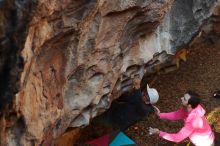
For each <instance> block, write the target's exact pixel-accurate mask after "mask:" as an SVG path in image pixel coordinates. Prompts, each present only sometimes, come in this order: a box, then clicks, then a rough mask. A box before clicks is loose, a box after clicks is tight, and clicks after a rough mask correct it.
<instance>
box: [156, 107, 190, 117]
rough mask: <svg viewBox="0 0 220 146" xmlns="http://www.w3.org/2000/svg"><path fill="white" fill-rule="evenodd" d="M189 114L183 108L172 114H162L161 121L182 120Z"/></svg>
mask: <svg viewBox="0 0 220 146" xmlns="http://www.w3.org/2000/svg"><path fill="white" fill-rule="evenodd" d="M186 114H187V112H186V111H185V110H184V109H183V108H181V109H179V110H178V111H175V112H170V113H160V115H159V116H160V118H161V119H168V120H180V119H183V118H184V117H185V115H186Z"/></svg>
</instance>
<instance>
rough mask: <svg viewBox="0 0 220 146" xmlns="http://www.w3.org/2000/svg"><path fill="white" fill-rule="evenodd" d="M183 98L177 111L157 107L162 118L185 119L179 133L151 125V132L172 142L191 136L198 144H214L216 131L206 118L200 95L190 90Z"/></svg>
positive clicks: (205, 145)
mask: <svg viewBox="0 0 220 146" xmlns="http://www.w3.org/2000/svg"><path fill="white" fill-rule="evenodd" d="M181 100H182V104H183V108H180V109H179V110H177V111H175V112H170V113H160V110H159V109H158V108H155V109H156V111H157V115H158V116H159V117H160V118H161V119H167V120H180V119H183V120H184V127H183V128H182V129H181V130H180V131H179V132H177V133H167V132H164V131H161V130H159V129H157V128H151V127H150V129H149V133H150V134H159V136H160V137H162V138H164V139H166V140H169V141H172V142H180V141H182V140H184V139H186V138H187V137H189V139H190V141H191V142H192V143H193V144H195V145H196V146H214V133H213V131H212V129H211V127H210V125H209V123H208V121H207V120H206V117H205V110H204V108H203V107H202V106H201V105H200V98H199V95H198V94H196V93H194V92H192V91H188V92H187V93H186V94H184V96H183V97H182V98H181Z"/></svg>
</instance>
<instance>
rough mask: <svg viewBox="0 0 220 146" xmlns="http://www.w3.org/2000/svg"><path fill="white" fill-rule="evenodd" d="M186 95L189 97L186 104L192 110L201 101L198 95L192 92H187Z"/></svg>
mask: <svg viewBox="0 0 220 146" xmlns="http://www.w3.org/2000/svg"><path fill="white" fill-rule="evenodd" d="M186 93H188V94H189V95H190V98H189V100H188V104H190V105H191V106H192V108H193V109H194V108H196V107H197V106H198V105H199V104H200V101H201V100H200V96H199V94H197V93H196V92H193V91H187V92H186Z"/></svg>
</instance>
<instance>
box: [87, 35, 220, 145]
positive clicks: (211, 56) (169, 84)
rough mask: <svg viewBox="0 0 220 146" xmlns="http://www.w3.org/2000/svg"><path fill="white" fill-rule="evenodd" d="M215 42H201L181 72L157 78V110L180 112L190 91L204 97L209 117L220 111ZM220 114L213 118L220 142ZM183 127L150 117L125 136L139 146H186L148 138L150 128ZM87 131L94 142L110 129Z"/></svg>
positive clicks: (219, 50) (219, 53) (218, 45)
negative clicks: (213, 112)
mask: <svg viewBox="0 0 220 146" xmlns="http://www.w3.org/2000/svg"><path fill="white" fill-rule="evenodd" d="M214 41H215V43H213V42H212V41H210V39H208V38H201V39H200V40H198V41H197V42H195V43H194V44H193V45H192V46H191V48H189V51H190V53H189V55H188V57H187V61H186V62H181V64H180V68H179V69H178V70H176V71H173V72H170V73H168V74H162V75H159V76H158V77H157V79H156V81H155V82H154V84H153V85H152V87H154V88H156V89H157V90H158V92H159V95H160V99H159V102H158V103H157V104H156V106H157V107H158V108H159V109H160V110H161V112H170V111H174V110H177V109H178V108H179V107H180V106H181V100H180V97H182V95H183V94H184V93H185V92H186V91H187V90H193V91H195V92H197V93H199V94H200V95H201V97H202V104H203V105H204V107H205V109H206V112H207V113H206V115H208V114H209V113H210V112H211V111H215V110H217V108H220V99H215V98H212V95H213V92H214V91H216V90H220V39H219V40H217V39H216V40H214ZM219 113H220V110H219ZM219 113H218V114H217V117H211V118H212V119H211V120H212V121H214V122H213V124H214V126H215V131H216V137H217V138H218V139H220V136H219V135H220V114H219ZM215 116H216V114H215ZM182 124H183V123H182V122H180V121H177V122H173V121H172V122H171V121H165V120H160V119H158V117H157V116H156V115H150V116H148V117H146V118H144V119H143V120H142V121H139V122H137V123H136V124H134V125H133V126H131V127H129V128H128V129H127V130H126V131H125V133H126V134H127V135H128V136H129V137H130V138H131V139H133V140H134V141H135V142H136V143H137V145H138V146H186V145H187V143H188V142H189V140H188V139H186V140H184V141H183V142H180V143H178V144H176V143H173V142H168V141H166V140H163V139H162V138H160V137H159V136H157V135H153V136H152V135H149V134H148V128H149V127H154V128H159V129H160V130H162V131H166V132H177V131H178V130H180V128H181V127H182ZM85 131H86V132H87V134H88V135H87V138H88V139H92V137H93V138H95V137H97V136H98V135H99V134H100V135H101V133H104V131H106V129H102V127H98V128H97V127H93V126H89V127H88V128H86V130H85ZM84 133H85V132H84ZM91 133H93V134H91ZM89 137H90V138H89ZM191 145H192V144H191Z"/></svg>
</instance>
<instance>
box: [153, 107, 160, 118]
mask: <svg viewBox="0 0 220 146" xmlns="http://www.w3.org/2000/svg"><path fill="white" fill-rule="evenodd" d="M153 107H154V110H155V113H156V115H157V116H160V110H159V108H157V107H156V106H154V105H153Z"/></svg>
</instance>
